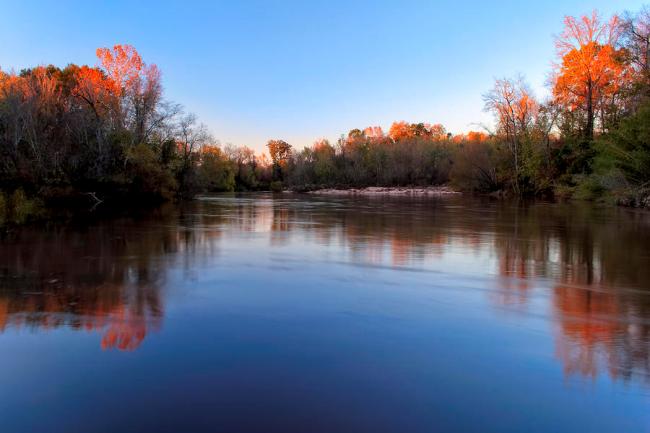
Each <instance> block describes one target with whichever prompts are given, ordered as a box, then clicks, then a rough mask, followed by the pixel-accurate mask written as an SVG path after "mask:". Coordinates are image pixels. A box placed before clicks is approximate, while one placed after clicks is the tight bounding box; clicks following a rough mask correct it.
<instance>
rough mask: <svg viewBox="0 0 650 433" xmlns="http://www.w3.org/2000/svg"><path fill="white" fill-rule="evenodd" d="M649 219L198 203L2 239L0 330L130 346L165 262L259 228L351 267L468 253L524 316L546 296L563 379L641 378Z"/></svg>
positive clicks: (357, 205) (154, 315)
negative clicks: (534, 300) (337, 254)
mask: <svg viewBox="0 0 650 433" xmlns="http://www.w3.org/2000/svg"><path fill="white" fill-rule="evenodd" d="M648 228H650V217H649V216H648V215H646V214H643V213H638V212H632V211H627V210H620V209H596V208H593V207H589V206H579V205H550V204H530V205H526V204H512V203H501V202H490V201H482V200H479V201H473V200H465V201H463V199H461V200H460V201H459V200H457V199H449V200H441V201H437V200H415V199H414V200H390V201H386V200H372V199H352V198H346V199H335V198H326V199H321V198H319V199H316V198H310V197H306V198H305V197H303V198H296V197H290V198H288V197H286V196H284V198H282V199H278V198H277V197H276V199H272V198H271V196H268V195H264V196H253V197H252V198H249V199H234V198H219V199H215V200H204V201H196V202H193V203H191V204H189V205H188V206H187V207H182V208H178V207H176V208H175V207H166V208H163V209H160V210H157V211H156V212H152V213H151V214H147V215H145V216H143V217H139V218H121V219H117V220H112V221H101V222H98V223H95V224H90V225H86V226H84V227H71V226H56V227H54V228H51V229H48V230H42V229H37V228H27V229H24V230H20V231H17V232H16V233H15V234H14V235H12V236H9V237H7V239H5V240H4V241H3V242H4V246H3V248H2V249H0V269H2V276H1V282H0V284H1V285H0V329H2V330H5V329H8V328H10V327H14V328H18V327H29V328H36V329H37V328H44V329H48V328H56V327H62V326H65V327H69V328H72V329H78V330H87V331H93V332H98V333H101V335H102V337H101V347H102V348H103V349H112V348H117V349H119V350H135V349H137V348H138V347H139V346H140V344H141V343H142V341H143V340H144V339H145V337H146V336H147V335H148V334H149V333H151V332H155V331H157V330H159V329H160V327H161V324H162V320H163V315H164V312H165V296H164V294H165V290H169V288H167V287H166V279H167V272H168V270H169V269H170V268H171V267H172V266H180V267H181V268H185V269H192V268H193V267H195V266H196V265H197V263H200V262H201V261H208V262H209V261H210V260H211V258H213V257H214V256H215V255H216V254H219V249H220V246H221V243H222V241H223V239H222V237H223V235H224V233H230V234H233V233H234V234H237V233H240V234H241V233H258V234H261V235H262V236H268V248H269V249H270V250H271V251H272V250H273V248H277V247H282V246H285V247H286V246H287V245H289V244H290V240H291V237H292V236H294V235H300V236H302V239H305V240H306V242H308V243H310V244H313V245H314V246H315V248H319V247H320V246H339V247H340V248H343V249H345V250H346V251H347V252H348V257H349V260H350V261H351V262H357V263H366V264H379V265H382V266H389V267H394V268H397V269H398V268H400V267H413V268H421V267H426V266H428V265H430V264H431V263H436V261H438V260H442V259H443V258H444V257H445V256H446V255H448V254H452V253H456V254H458V253H462V254H463V255H464V257H465V258H466V260H474V258H475V262H474V265H475V266H474V267H475V268H476V269H473V270H474V271H479V272H482V275H483V276H485V277H486V281H492V282H494V284H493V285H492V286H490V287H494V285H496V288H495V289H491V290H490V292H489V300H490V301H491V302H492V305H494V303H496V305H498V306H499V307H500V308H503V307H505V308H506V309H515V310H517V311H526V310H527V309H530V308H532V307H531V303H530V302H529V300H530V297H531V296H532V295H533V294H537V295H539V296H542V297H543V298H544V299H546V300H547V305H548V306H549V307H550V311H551V312H552V313H551V316H550V317H549V318H548V320H549V321H550V325H551V326H552V327H553V329H555V330H556V331H555V332H556V348H557V350H556V354H557V356H558V357H559V359H560V360H561V362H562V363H563V366H564V369H565V372H566V373H567V374H569V375H571V374H580V375H584V376H586V377H596V376H598V375H599V374H601V373H605V372H606V373H607V374H609V375H610V376H611V377H612V378H622V379H630V378H631V377H633V376H641V377H643V378H647V377H648V376H649V375H650V344H649V342H650V297H649V296H648V295H649V294H650V293H649V292H648V291H647V290H646V288H647V286H648V283H650V251H649V249H650V230H648ZM239 242H245V240H242V239H239ZM486 257H487V258H492V259H493V261H490V260H487V261H486V260H482V259H483V258H486ZM486 263H487V264H486ZM453 272H463V270H455V271H453ZM486 284H488V285H490V284H492V283H486Z"/></svg>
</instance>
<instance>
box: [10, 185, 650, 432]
mask: <svg viewBox="0 0 650 433" xmlns="http://www.w3.org/2000/svg"><path fill="white" fill-rule="evenodd" d="M0 431H2V432H3V433H5V432H6V433H14V432H16V433H22V432H66V433H72V432H84V433H88V432H119V433H125V432H146V431H151V432H204V431H205V432H284V433H290V432H301V433H310V432H324V433H338V432H343V433H347V432H373V433H378V432H499V433H504V432H518V433H519V432H617V433H618V432H649V431H650V213H640V212H634V211H629V210H622V209H594V208H590V207H585V206H578V205H552V204H535V205H526V206H524V205H516V204H513V203H500V202H489V201H474V200H469V199H456V198H454V199H442V200H435V199H427V200H408V199H402V200H395V199H393V200H390V201H386V200H379V199H351V198H338V199H336V198H308V197H307V198H306V197H301V196H287V195H284V196H276V199H273V197H272V196H271V195H254V196H253V195H251V196H243V197H240V198H234V197H225V196H222V197H212V198H208V199H205V200H201V201H197V202H194V203H191V204H190V205H188V206H185V207H183V208H182V209H180V208H173V207H168V208H163V209H160V210H158V211H156V212H152V213H151V214H148V215H142V216H139V217H134V218H129V219H118V220H112V221H102V222H98V223H94V224H92V225H91V226H87V227H70V226H67V227H55V228H51V229H43V228H29V229H24V230H22V231H19V232H17V233H15V234H14V235H13V236H12V237H10V238H7V239H3V240H2V243H1V244H0Z"/></svg>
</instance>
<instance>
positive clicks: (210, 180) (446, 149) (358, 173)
mask: <svg viewBox="0 0 650 433" xmlns="http://www.w3.org/2000/svg"><path fill="white" fill-rule="evenodd" d="M555 44H556V50H557V62H556V63H557V64H556V65H555V66H554V69H553V71H552V75H551V79H550V82H549V85H550V89H551V97H550V98H549V99H548V100H546V101H544V102H540V101H538V100H537V99H536V98H535V96H534V95H533V93H532V91H531V90H530V87H529V86H528V85H527V83H526V82H525V80H524V78H523V77H516V78H512V79H509V78H504V79H498V80H495V82H494V86H493V87H492V89H490V90H489V91H488V92H487V93H485V94H484V95H483V99H484V103H485V109H486V110H487V111H489V112H490V113H492V114H493V116H494V119H495V128H494V130H493V131H491V132H489V133H487V132H478V131H472V132H468V133H467V134H458V135H453V134H451V133H450V132H448V131H447V130H446V129H445V128H444V127H443V126H442V125H441V124H434V123H424V122H420V123H410V122H406V121H396V122H394V123H393V124H392V125H391V126H390V128H389V129H388V131H387V132H384V131H383V130H382V128H381V127H379V126H369V127H366V128H355V129H352V130H350V131H349V132H348V134H347V135H342V136H341V137H340V139H339V140H337V142H336V143H330V142H329V141H328V140H325V139H322V140H318V141H316V142H315V143H314V144H313V145H312V146H308V147H305V148H303V149H300V150H299V149H295V148H293V147H292V146H291V145H290V144H289V143H287V142H286V141H284V140H280V139H274V140H269V141H268V143H267V150H268V156H267V155H265V154H256V153H255V151H254V150H253V149H251V148H250V147H247V146H239V147H236V146H233V145H226V146H224V147H223V148H221V147H219V145H218V143H217V142H216V141H215V140H214V139H213V138H212V136H211V135H210V134H209V133H208V131H207V128H206V127H205V126H204V125H202V124H201V123H200V122H198V120H197V119H196V117H195V116H193V115H191V114H186V113H184V112H183V110H182V109H181V108H180V106H179V105H176V104H173V103H170V102H167V101H165V100H164V97H163V92H162V85H161V81H160V72H159V70H158V68H157V67H156V66H155V65H153V64H146V63H145V62H144V61H143V60H142V58H141V57H140V55H139V53H138V52H137V51H136V50H135V48H133V47H131V46H129V45H115V46H114V47H112V48H100V49H98V50H97V57H98V64H97V66H87V65H81V66H77V65H72V64H71V65H68V66H67V67H65V68H63V69H60V68H57V67H54V66H47V67H43V66H38V67H35V68H32V69H27V70H23V71H21V72H20V74H15V73H7V72H2V71H0V191H4V194H2V193H0V204H2V203H5V205H6V204H7V203H14V202H15V203H27V202H28V201H29V199H30V198H32V197H40V198H43V199H45V200H48V199H49V198H52V197H58V196H65V195H70V194H72V195H74V194H77V195H79V194H80V193H88V192H93V193H94V195H95V196H100V197H102V198H106V197H111V196H118V197H149V198H170V197H189V196H192V195H193V194H195V193H197V192H200V191H232V190H236V191H249V190H260V189H272V190H281V189H283V188H285V187H289V188H293V189H297V190H303V189H311V188H318V187H323V186H337V187H351V186H391V185H399V186H404V185H435V184H442V183H447V182H450V183H452V184H454V186H456V187H458V188H461V189H465V190H471V191H479V192H488V193H490V192H499V194H513V195H517V196H526V195H528V196H534V195H549V196H550V195H556V196H567V197H569V196H577V197H584V198H597V197H602V196H606V197H609V196H613V197H619V196H620V195H623V196H625V197H633V199H627V198H626V199H625V200H624V201H626V202H629V203H637V204H638V203H646V202H649V203H650V200H646V197H649V196H650V191H649V187H648V182H649V180H648V179H647V176H646V175H645V173H646V172H647V171H648V170H649V169H648V162H647V159H648V158H649V157H648V153H649V152H650V151H649V150H648V149H647V142H648V137H647V134H646V132H647V131H646V128H645V123H644V122H647V121H648V119H647V114H648V112H649V109H648V107H650V60H649V58H650V12H648V9H647V8H644V9H642V10H641V11H640V12H638V13H636V14H632V13H627V14H625V15H624V17H623V18H620V17H619V16H617V15H615V16H613V17H611V18H610V19H608V20H604V19H601V17H600V16H599V15H598V14H597V13H596V12H593V13H592V14H590V15H585V16H582V17H579V18H576V17H566V18H565V20H564V30H563V31H562V33H561V34H560V35H558V36H557V38H556V41H555ZM269 157H270V159H269ZM18 190H20V191H18ZM16 191H17V193H16ZM14 193H16V194H14ZM14 196H15V197H16V200H14V199H13V197H14ZM23 198H26V199H25V200H23ZM619 201H621V200H619ZM12 206H13V205H12ZM0 207H1V206H0ZM21 208H24V209H28V208H33V206H31V207H30V206H22V205H21ZM0 211H1V209H0ZM0 213H1V212H0ZM0 218H2V215H0Z"/></svg>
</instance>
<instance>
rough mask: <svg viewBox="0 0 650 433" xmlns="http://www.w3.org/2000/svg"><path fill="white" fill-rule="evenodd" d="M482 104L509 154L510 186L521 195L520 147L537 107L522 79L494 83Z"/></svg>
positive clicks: (501, 80)
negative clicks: (511, 184)
mask: <svg viewBox="0 0 650 433" xmlns="http://www.w3.org/2000/svg"><path fill="white" fill-rule="evenodd" d="M483 100H484V101H485V110H487V111H489V112H491V113H492V114H493V115H494V117H495V119H496V122H497V128H498V133H499V134H500V135H502V136H503V138H504V140H505V142H506V144H507V146H508V149H509V151H510V155H511V158H512V167H513V170H514V176H513V184H514V185H513V186H514V189H515V192H516V193H517V194H520V193H521V189H520V185H519V177H520V175H521V152H522V143H523V140H524V137H525V135H526V134H527V132H528V131H529V128H530V127H531V125H532V122H533V119H534V117H535V114H536V112H537V109H538V103H537V101H536V100H535V98H534V97H533V96H532V92H531V91H530V89H529V87H528V85H527V84H526V83H525V81H524V79H523V77H518V78H517V79H498V80H496V81H495V83H494V87H493V88H492V90H491V91H489V92H488V93H486V94H484V95H483Z"/></svg>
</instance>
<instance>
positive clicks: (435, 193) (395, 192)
mask: <svg viewBox="0 0 650 433" xmlns="http://www.w3.org/2000/svg"><path fill="white" fill-rule="evenodd" d="M304 192H306V193H307V194H317V195H348V196H349V195H352V196H357V195H358V196H399V197H445V196H458V195H461V194H462V192H460V191H456V190H453V189H452V188H450V187H448V186H425V187H400V186H393V187H379V186H368V187H365V188H319V189H314V190H309V191H304Z"/></svg>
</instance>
